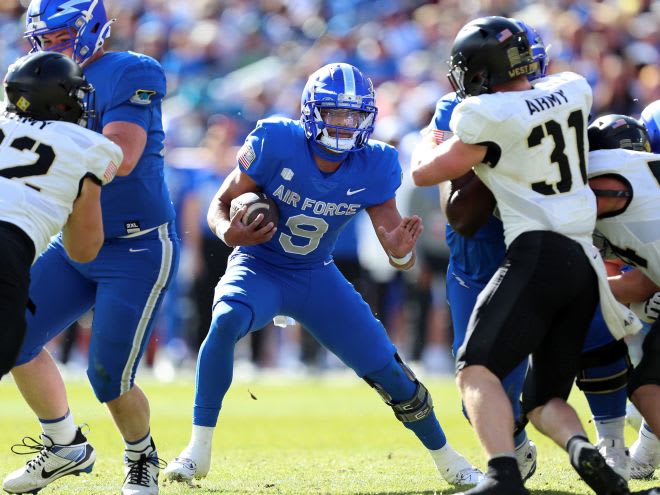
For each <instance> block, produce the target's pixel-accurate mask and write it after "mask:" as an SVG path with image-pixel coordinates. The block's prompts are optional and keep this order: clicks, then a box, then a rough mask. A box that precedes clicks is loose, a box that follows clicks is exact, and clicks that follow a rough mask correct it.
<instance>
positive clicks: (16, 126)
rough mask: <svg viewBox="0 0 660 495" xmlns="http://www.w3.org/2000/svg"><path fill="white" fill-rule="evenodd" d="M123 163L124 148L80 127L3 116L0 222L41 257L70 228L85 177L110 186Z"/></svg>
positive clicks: (0, 127) (0, 122) (0, 144)
mask: <svg viewBox="0 0 660 495" xmlns="http://www.w3.org/2000/svg"><path fill="white" fill-rule="evenodd" d="M122 159H123V154H122V151H121V148H119V146H117V145H116V144H114V143H113V142H112V141H110V140H109V139H107V138H105V137H103V136H102V135H101V134H98V133H96V132H93V131H90V130H88V129H84V128H83V127H80V126H79V125H76V124H71V123H68V122H58V121H39V120H32V119H26V118H20V117H16V116H14V115H11V114H6V115H4V116H0V220H1V221H5V222H9V223H12V224H14V225H16V226H18V227H20V228H21V229H22V230H23V231H24V232H25V233H26V234H27V235H28V236H30V238H31V239H32V241H33V242H34V247H35V252H36V256H39V254H41V253H42V252H43V251H44V250H45V249H46V246H47V245H48V242H49V241H50V238H51V237H52V236H53V235H55V234H57V233H58V232H59V231H60V230H62V227H63V226H64V224H65V223H66V221H67V219H68V217H69V215H70V214H71V211H72V209H73V202H74V201H75V200H76V198H77V197H78V194H79V192H80V187H81V186H82V180H83V178H85V177H86V176H90V175H91V176H92V177H93V178H95V179H96V180H98V181H99V183H106V182H108V181H110V180H112V177H114V174H115V172H116V169H117V167H118V166H119V164H120V163H121V161H122ZM35 259H36V257H35Z"/></svg>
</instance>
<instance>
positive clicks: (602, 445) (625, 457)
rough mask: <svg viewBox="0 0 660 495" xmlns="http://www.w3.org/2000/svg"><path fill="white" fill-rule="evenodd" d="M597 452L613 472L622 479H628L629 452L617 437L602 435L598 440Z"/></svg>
mask: <svg viewBox="0 0 660 495" xmlns="http://www.w3.org/2000/svg"><path fill="white" fill-rule="evenodd" d="M596 447H597V448H598V452H600V455H602V456H603V457H604V458H605V462H606V463H607V465H608V466H609V467H611V468H612V469H613V470H614V472H615V473H617V474H618V475H619V476H621V477H622V478H623V479H624V480H626V481H628V480H629V479H630V452H628V449H627V448H626V445H625V444H624V443H623V440H620V439H618V438H608V437H604V438H601V439H600V440H599V441H598V445H597V446H596Z"/></svg>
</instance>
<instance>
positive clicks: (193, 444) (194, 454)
mask: <svg viewBox="0 0 660 495" xmlns="http://www.w3.org/2000/svg"><path fill="white" fill-rule="evenodd" d="M214 431H215V427H214V426H199V425H193V427H192V436H191V437H190V442H189V443H188V446H187V447H186V448H185V449H184V451H183V452H182V454H183V457H188V458H190V459H193V460H195V461H198V460H201V459H205V458H208V457H210V456H211V444H212V443H213V432H214Z"/></svg>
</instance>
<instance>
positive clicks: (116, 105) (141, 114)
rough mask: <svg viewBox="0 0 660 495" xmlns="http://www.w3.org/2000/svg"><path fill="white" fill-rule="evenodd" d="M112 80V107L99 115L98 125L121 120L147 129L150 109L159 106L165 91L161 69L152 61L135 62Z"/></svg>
mask: <svg viewBox="0 0 660 495" xmlns="http://www.w3.org/2000/svg"><path fill="white" fill-rule="evenodd" d="M116 81H117V82H116V85H115V88H114V92H113V96H112V102H113V104H112V106H111V107H110V108H109V109H108V110H106V112H105V113H104V114H103V121H102V122H101V126H102V127H104V126H105V125H107V124H109V123H110V122H117V121H122V122H131V123H133V124H137V125H139V126H140V127H142V128H143V129H144V130H145V131H146V130H148V129H149V127H150V123H151V116H152V109H153V107H154V106H159V105H160V104H161V102H162V100H163V98H164V96H165V93H166V91H167V89H166V82H165V74H164V73H163V69H162V68H161V67H160V65H159V64H158V63H157V62H156V61H144V60H135V61H134V62H133V63H131V64H129V65H128V67H126V68H125V69H124V71H123V72H122V73H121V75H120V76H119V77H117V79H116Z"/></svg>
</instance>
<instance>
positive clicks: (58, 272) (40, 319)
mask: <svg viewBox="0 0 660 495" xmlns="http://www.w3.org/2000/svg"><path fill="white" fill-rule="evenodd" d="M178 261H179V242H178V239H177V236H176V234H175V233H174V229H173V226H172V224H165V225H161V226H160V227H159V228H158V229H156V230H154V231H152V232H149V233H147V234H145V235H143V236H140V237H134V238H129V239H121V238H117V239H109V240H107V241H106V242H105V243H104V244H103V247H102V248H101V251H100V252H99V254H98V256H97V258H96V259H95V260H94V261H92V262H91V263H85V264H80V263H75V262H73V261H72V260H71V259H70V258H69V257H68V256H67V254H66V251H65V250H64V247H63V246H62V243H61V240H60V239H57V240H56V241H54V242H52V243H51V244H50V245H49V246H48V249H47V250H46V251H45V252H44V253H43V254H42V256H41V257H40V258H39V259H38V260H37V262H36V263H35V264H34V266H33V267H32V272H31V277H32V284H31V286H30V298H31V299H32V301H33V302H34V303H35V305H36V313H35V314H34V315H32V314H30V313H28V314H27V323H28V325H27V332H26V336H25V340H24V342H23V346H22V348H21V352H20V355H19V358H18V361H17V364H24V363H27V362H28V361H31V360H32V359H33V358H34V357H36V356H37V354H39V352H40V351H41V350H42V349H43V347H44V346H45V345H46V343H48V342H49V341H50V340H51V339H53V337H55V336H56V335H58V334H59V333H60V332H62V331H63V330H65V329H66V328H67V327H68V326H69V325H70V324H71V323H73V322H74V321H76V320H77V319H78V318H80V317H81V316H82V315H83V314H85V312H87V311H88V310H89V309H91V308H92V307H93V308H94V320H93V323H92V337H91V342H90V348H89V364H88V368H87V376H88V378H89V380H90V383H91V384H92V387H93V389H94V393H95V394H96V397H97V398H98V399H99V400H100V401H101V402H107V401H110V400H113V399H116V398H117V397H119V396H120V395H122V394H123V393H125V392H127V391H128V390H130V388H131V387H132V386H133V381H134V378H135V372H136V370H137V366H138V364H139V361H140V358H141V357H142V354H143V353H144V351H145V349H146V346H147V343H148V341H149V337H150V335H151V331H152V330H153V326H154V321H155V319H156V315H157V312H158V308H159V306H160V304H161V302H162V300H163V296H164V294H165V291H166V290H167V288H168V286H169V284H170V281H171V280H172V277H173V276H174V273H175V272H176V269H177V265H178Z"/></svg>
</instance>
